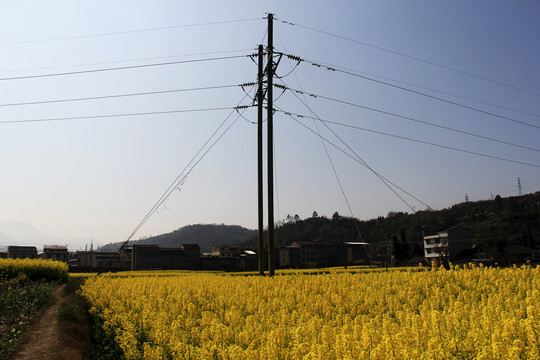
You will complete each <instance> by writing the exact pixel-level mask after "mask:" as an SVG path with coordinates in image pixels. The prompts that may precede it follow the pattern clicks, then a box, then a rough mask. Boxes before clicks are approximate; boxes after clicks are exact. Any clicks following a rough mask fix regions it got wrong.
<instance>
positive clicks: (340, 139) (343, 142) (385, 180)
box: [289, 94, 430, 212]
mask: <svg viewBox="0 0 540 360" xmlns="http://www.w3.org/2000/svg"><path fill="white" fill-rule="evenodd" d="M294 96H295V97H296V98H297V99H298V100H300V102H302V100H301V99H300V98H299V97H298V95H297V94H294ZM304 96H305V95H304ZM302 103H303V104H304V105H305V106H306V107H308V109H309V106H308V105H307V103H304V102H302ZM309 111H310V113H311V114H312V115H314V116H315V119H314V120H319V121H320V122H321V123H322V124H324V125H325V126H326V128H327V129H328V130H329V131H330V132H331V133H332V134H334V136H335V137H336V138H337V139H338V140H339V141H340V142H341V143H342V144H343V145H345V147H347V149H349V151H351V152H352V153H353V154H354V155H355V156H356V158H357V159H358V160H360V163H361V164H362V165H363V166H364V167H365V168H367V169H368V170H370V171H371V172H372V173H373V174H375V176H377V177H378V178H379V180H381V181H382V182H383V183H384V184H385V185H386V186H387V187H388V188H389V189H390V190H391V191H392V192H393V193H394V194H395V195H396V196H397V197H398V198H399V199H400V200H401V201H402V202H403V203H404V204H405V205H407V206H408V207H409V208H410V209H411V210H412V211H413V212H415V210H414V207H412V206H411V205H410V204H409V203H408V202H407V201H406V200H405V199H404V198H403V197H402V196H401V195H399V194H398V193H397V192H396V191H395V190H394V189H393V188H392V187H391V186H390V185H389V184H391V185H392V186H394V187H395V188H397V189H399V190H401V191H402V192H403V193H405V194H407V195H408V196H410V197H411V198H412V199H414V200H416V201H418V202H419V203H421V204H422V205H424V206H426V207H430V206H429V205H428V204H426V203H425V202H423V201H422V200H420V199H418V198H417V197H416V196H414V195H412V194H411V193H409V192H408V191H406V190H405V189H403V188H401V187H400V186H398V185H396V184H395V183H393V182H392V181H390V180H388V179H386V178H385V177H384V176H382V175H381V174H380V173H378V172H377V171H375V170H374V169H373V168H372V167H371V166H369V165H368V163H367V162H366V161H364V160H363V159H362V158H361V157H360V155H358V154H357V153H356V152H355V151H354V150H353V149H352V148H351V147H350V146H349V145H348V144H347V143H346V142H345V141H344V140H343V139H342V138H341V137H340V136H339V135H338V134H336V132H335V131H334V130H332V129H331V128H330V127H329V126H328V124H326V123H325V122H324V121H322V120H321V118H320V117H319V116H318V115H316V114H315V113H314V112H313V110H311V109H309ZM289 116H290V115H289ZM317 132H319V131H318V129H317Z"/></svg>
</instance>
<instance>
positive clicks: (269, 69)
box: [266, 14, 276, 276]
mask: <svg viewBox="0 0 540 360" xmlns="http://www.w3.org/2000/svg"><path fill="white" fill-rule="evenodd" d="M273 20H274V14H268V49H267V51H268V60H267V62H266V79H267V81H266V94H267V96H268V98H267V101H266V102H267V106H268V108H267V119H266V121H267V122H268V134H267V136H268V139H267V141H268V144H267V146H268V150H267V152H268V153H267V154H266V156H267V159H268V274H269V275H270V276H273V275H274V272H275V268H276V264H275V259H274V121H273V116H274V109H273V106H274V104H273V89H272V88H273V86H274V84H273V80H274V79H273V78H274V59H273V57H274V34H273V33H274V29H273Z"/></svg>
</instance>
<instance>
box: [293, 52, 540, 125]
mask: <svg viewBox="0 0 540 360" xmlns="http://www.w3.org/2000/svg"><path fill="white" fill-rule="evenodd" d="M285 56H287V57H291V58H292V59H294V60H298V59H300V60H301V61H304V62H306V63H308V64H311V65H313V66H315V67H319V68H325V69H326V70H329V71H336V72H341V73H344V74H348V75H351V76H355V77H358V78H362V79H365V80H369V81H372V82H376V83H379V84H382V85H386V86H390V87H393V88H396V89H399V90H403V91H407V92H410V93H413V94H416V95H421V96H424V97H427V98H430V99H434V100H438V101H442V102H445V103H447V104H451V105H455V106H459V107H462V108H464V109H468V110H472V111H476V112H479V113H482V114H485V115H490V116H493V117H497V118H500V119H503V120H507V121H511V122H514V123H517V124H521V125H525V126H529V127H533V128H537V129H540V126H539V125H535V124H531V123H528V122H525V121H520V120H516V119H513V118H510V117H508V116H504V115H499V114H495V113H493V112H489V111H486V110H482V109H478V108H475V107H472V106H469V105H465V104H461V103H458V102H456V101H452V100H448V99H444V98H441V97H438V96H434V95H429V94H426V93H423V92H420V91H416V90H413V89H409V88H406V87H403V86H399V85H395V84H391V83H389V82H386V81H382V80H377V79H373V78H370V77H368V76H364V75H359V74H355V73H353V72H350V71H345V70H339V69H334V68H331V67H326V66H324V65H321V64H318V63H315V62H312V61H309V60H305V59H302V58H299V57H298V56H295V55H287V54H285Z"/></svg>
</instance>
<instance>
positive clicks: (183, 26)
mask: <svg viewBox="0 0 540 360" xmlns="http://www.w3.org/2000/svg"><path fill="white" fill-rule="evenodd" d="M256 20H261V18H253V19H239V20H228V21H214V22H206V23H198V24H186V25H174V26H163V27H157V28H146V29H138V30H125V31H115V32H107V33H99V34H88V35H79V36H63V37H57V38H49V39H38V40H23V41H11V42H2V43H0V45H14V44H29V43H38V42H46V41H59V40H72V39H84V38H92V37H102V36H110V35H122V34H132V33H140V32H149V31H158V30H170V29H180V28H188V27H197V26H207V25H219V24H231V23H238V22H247V21H256Z"/></svg>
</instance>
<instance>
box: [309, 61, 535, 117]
mask: <svg viewBox="0 0 540 360" xmlns="http://www.w3.org/2000/svg"><path fill="white" fill-rule="evenodd" d="M306 60H308V61H311V62H315V63H317V64H320V65H323V66H324V67H326V68H327V69H328V68H331V69H336V70H345V71H351V72H354V73H356V74H364V75H369V76H373V77H376V78H379V79H383V80H388V81H393V82H395V83H398V84H403V85H409V86H414V87H417V88H419V89H424V90H428V91H432V92H436V93H439V94H444V95H449V96H453V97H456V98H459V99H463V100H469V101H473V102H477V103H480V104H484V105H489V106H493V107H497V108H499V109H504V110H510V111H513V112H517V113H520V114H523V115H530V116H534V117H540V114H534V113H531V112H527V111H523V110H518V109H514V108H511V107H508V106H503V105H499V104H493V103H490V102H487V101H483V100H479V99H474V98H471V97H467V96H462V95H458V94H456V93H452V92H449V91H443V90H437V89H433V88H430V87H426V86H422V85H418V84H414V83H411V82H407V81H401V80H396V79H392V78H389V77H386V76H381V75H376V74H372V73H368V72H364V71H359V70H357V69H351V68H347V67H343V66H339V65H333V64H329V63H325V62H319V61H316V60H312V59H306Z"/></svg>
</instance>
